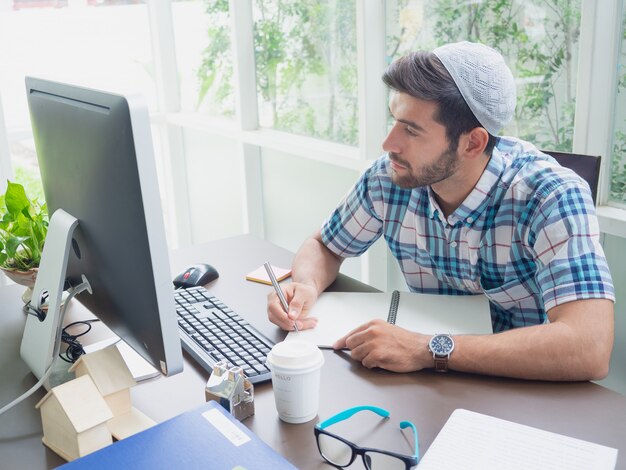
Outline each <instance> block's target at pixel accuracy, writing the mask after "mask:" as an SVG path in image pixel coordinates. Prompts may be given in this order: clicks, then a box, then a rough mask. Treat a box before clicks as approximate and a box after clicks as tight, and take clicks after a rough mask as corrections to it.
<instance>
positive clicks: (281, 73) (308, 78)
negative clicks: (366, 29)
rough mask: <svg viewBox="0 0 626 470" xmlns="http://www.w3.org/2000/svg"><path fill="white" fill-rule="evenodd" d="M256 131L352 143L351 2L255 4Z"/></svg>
mask: <svg viewBox="0 0 626 470" xmlns="http://www.w3.org/2000/svg"><path fill="white" fill-rule="evenodd" d="M254 44H255V54H256V76H257V89H258V95H259V120H260V123H261V125H262V126H264V127H272V128H274V129H279V130H283V131H288V132H293V133H297V134H303V135H308V136H312V137H319V138H321V139H325V140H331V141H335V142H341V143H346V144H356V143H357V141H358V135H357V131H358V121H357V117H358V113H357V69H356V33H355V2H354V1H347V0H320V1H315V2H312V1H308V0H282V1H280V2H277V1H275V0H255V2H254Z"/></svg>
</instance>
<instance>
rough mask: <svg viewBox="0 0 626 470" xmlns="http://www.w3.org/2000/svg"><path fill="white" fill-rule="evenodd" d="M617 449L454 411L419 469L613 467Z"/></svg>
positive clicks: (574, 469) (609, 469) (575, 469)
mask: <svg viewBox="0 0 626 470" xmlns="http://www.w3.org/2000/svg"><path fill="white" fill-rule="evenodd" d="M616 464H617V449H613V448H611V447H606V446H603V445H599V444H594V443H592V442H587V441H583V440H580V439H575V438H573V437H568V436H563V435H562V434H556V433H553V432H548V431H543V430H541V429H537V428H533V427H530V426H525V425H523V424H518V423H513V422H511V421H505V420H503V419H499V418H494V417H492V416H487V415H484V414H481V413H476V412H473V411H468V410H463V409H458V410H455V411H454V412H453V413H452V415H450V418H449V419H448V421H447V422H446V424H445V425H444V427H443V428H442V429H441V431H440V432H439V434H438V435H437V437H436V438H435V440H434V441H433V443H432V444H431V446H430V448H429V449H428V451H427V452H426V453H425V454H424V457H423V458H422V460H421V461H420V463H419V465H418V466H417V468H418V469H419V470H431V469H432V470H435V469H436V470H452V469H454V470H457V469H459V468H463V469H465V470H474V469H476V470H483V469H485V468H506V469H509V470H527V469H529V468H550V469H553V470H583V469H584V470H588V469H594V470H612V469H614V468H615V465H616Z"/></svg>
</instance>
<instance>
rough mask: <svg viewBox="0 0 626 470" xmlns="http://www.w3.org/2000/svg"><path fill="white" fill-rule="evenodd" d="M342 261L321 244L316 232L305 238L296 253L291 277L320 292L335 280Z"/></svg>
mask: <svg viewBox="0 0 626 470" xmlns="http://www.w3.org/2000/svg"><path fill="white" fill-rule="evenodd" d="M342 261H343V259H341V258H339V257H338V256H335V255H334V254H333V253H331V252H330V251H329V250H328V248H326V247H325V246H324V245H323V244H322V241H321V239H320V238H319V234H316V235H315V236H313V237H311V238H309V239H308V240H306V241H305V242H304V243H303V244H302V246H301V247H300V249H299V250H298V252H297V253H296V257H295V259H294V262H293V266H292V279H293V281H294V282H300V283H303V284H311V285H313V286H314V287H315V288H316V289H317V293H318V294H320V293H321V292H323V291H324V289H326V288H327V287H328V286H329V285H330V284H331V283H332V282H333V281H334V280H335V278H336V277H337V274H338V273H339V267H340V266H341V263H342Z"/></svg>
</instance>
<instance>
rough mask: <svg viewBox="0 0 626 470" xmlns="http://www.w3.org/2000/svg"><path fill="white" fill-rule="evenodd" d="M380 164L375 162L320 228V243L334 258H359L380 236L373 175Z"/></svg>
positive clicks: (377, 187)
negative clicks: (335, 256) (336, 256)
mask: <svg viewBox="0 0 626 470" xmlns="http://www.w3.org/2000/svg"><path fill="white" fill-rule="evenodd" d="M381 167H382V163H381V160H378V161H377V162H375V163H374V164H373V165H372V166H371V167H370V168H369V169H368V170H367V171H365V172H364V173H363V175H362V176H361V177H360V178H359V180H358V181H357V182H356V183H355V185H354V186H353V187H352V189H351V190H350V191H349V192H348V194H346V196H345V197H344V198H343V200H342V201H341V202H340V204H339V205H338V206H337V208H336V209H335V210H334V211H333V212H332V213H331V215H330V216H329V217H328V218H327V219H326V221H325V222H324V224H323V225H322V229H321V235H322V242H323V243H324V244H325V245H326V247H327V248H328V249H329V250H330V251H332V252H333V253H335V254H336V255H338V256H341V257H344V258H347V257H354V256H360V255H362V254H363V253H365V251H367V249H368V248H369V247H370V246H371V245H372V244H373V243H374V242H375V241H376V240H378V238H379V237H380V236H381V234H382V227H383V219H382V216H381V214H383V211H382V204H383V202H382V193H381V191H382V189H381V185H380V182H379V181H378V178H377V177H376V175H377V172H378V171H381Z"/></svg>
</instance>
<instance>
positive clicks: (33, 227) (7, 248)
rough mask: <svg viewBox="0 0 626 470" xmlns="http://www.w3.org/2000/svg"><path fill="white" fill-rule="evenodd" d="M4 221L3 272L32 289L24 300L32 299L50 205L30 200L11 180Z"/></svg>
mask: <svg viewBox="0 0 626 470" xmlns="http://www.w3.org/2000/svg"><path fill="white" fill-rule="evenodd" d="M0 218H1V219H0V269H2V271H4V273H5V274H6V275H7V276H8V277H9V278H10V279H12V280H13V281H15V282H16V283H18V284H21V285H24V286H26V287H28V288H29V289H27V291H26V292H25V293H24V296H22V298H24V299H25V301H27V300H26V299H28V300H30V293H31V292H32V287H33V286H34V285H35V278H36V276H37V270H38V268H39V262H40V261H41V251H42V250H43V244H44V241H45V238H46V233H47V232H48V212H47V209H46V205H45V204H39V202H38V201H37V200H36V199H29V198H28V197H27V196H26V191H25V190H24V187H23V186H22V185H21V184H18V183H12V182H10V181H8V185H7V190H6V192H5V194H4V195H0Z"/></svg>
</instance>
